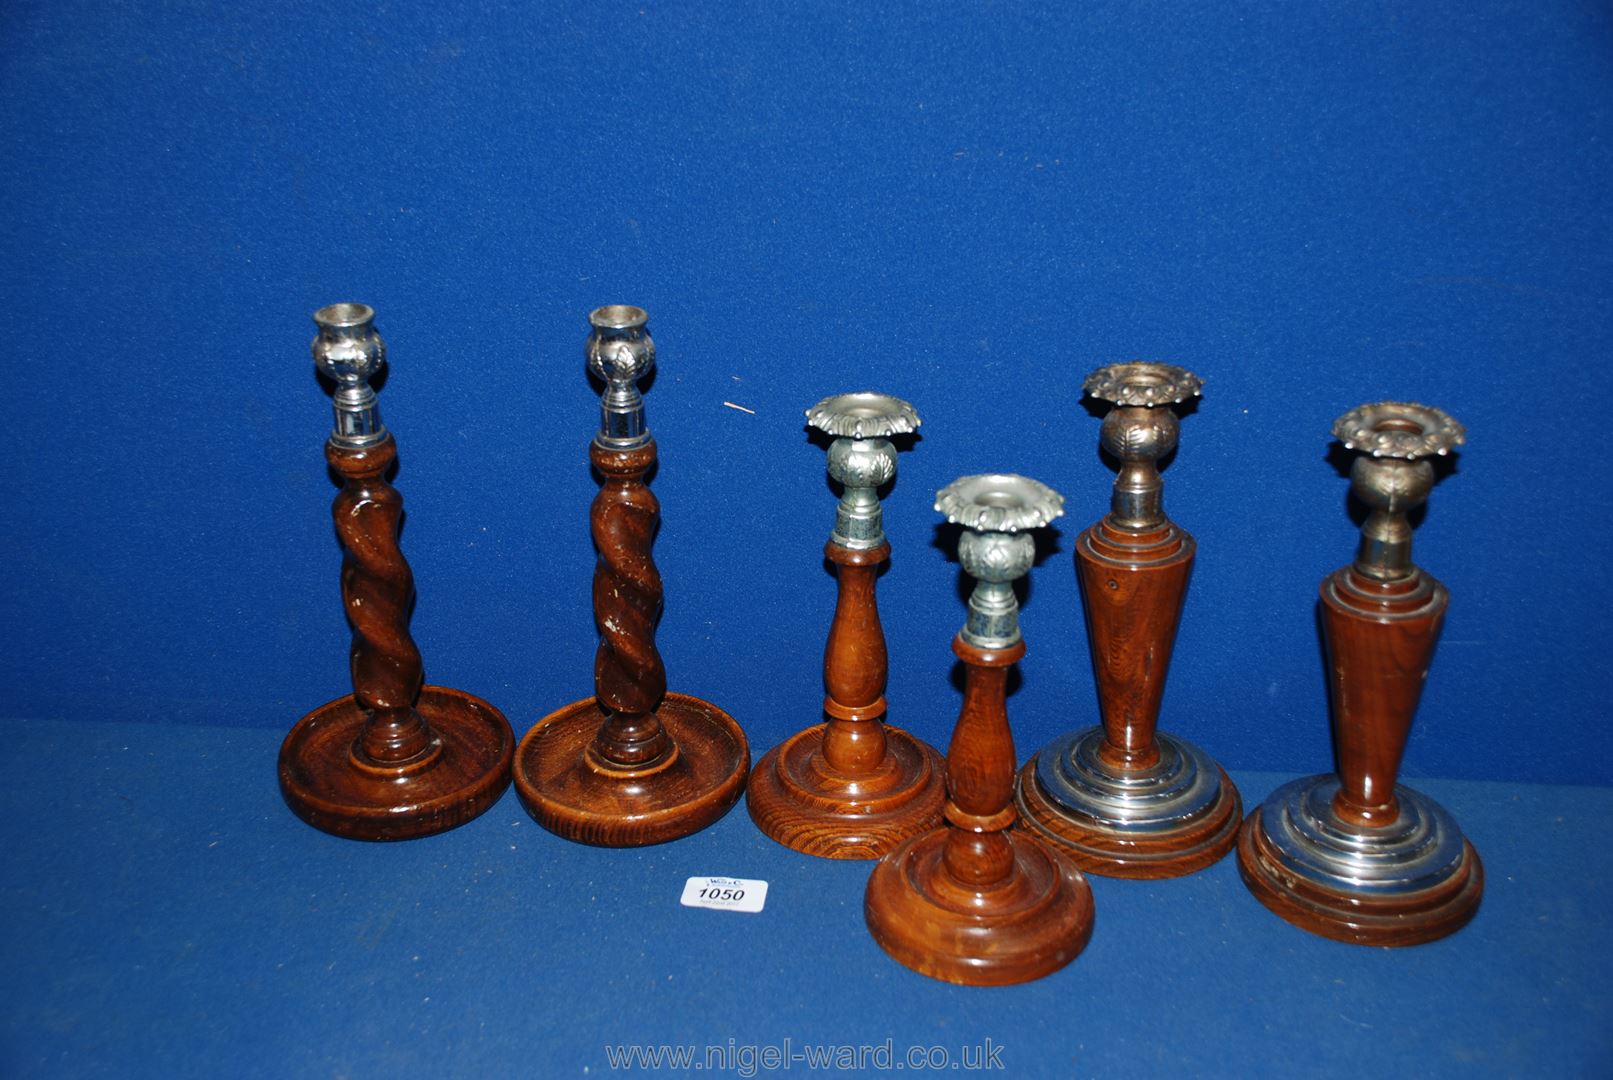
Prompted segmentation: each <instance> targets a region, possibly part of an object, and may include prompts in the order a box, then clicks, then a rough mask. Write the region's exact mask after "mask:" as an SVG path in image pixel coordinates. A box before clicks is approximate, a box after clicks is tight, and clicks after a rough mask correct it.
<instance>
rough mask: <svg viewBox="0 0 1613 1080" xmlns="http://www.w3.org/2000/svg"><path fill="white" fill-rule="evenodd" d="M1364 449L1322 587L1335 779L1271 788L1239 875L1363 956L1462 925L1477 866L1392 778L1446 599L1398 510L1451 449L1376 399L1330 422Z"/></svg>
mask: <svg viewBox="0 0 1613 1080" xmlns="http://www.w3.org/2000/svg"><path fill="white" fill-rule="evenodd" d="M1333 434H1334V435H1335V436H1337V437H1338V438H1339V439H1340V440H1341V441H1342V442H1343V443H1344V445H1345V447H1347V448H1349V449H1354V450H1363V451H1366V455H1364V456H1362V457H1358V458H1356V460H1355V464H1354V465H1353V466H1352V467H1351V469H1350V489H1351V491H1352V492H1353V493H1354V494H1355V495H1356V496H1357V497H1358V498H1359V499H1360V500H1361V501H1362V502H1363V503H1365V504H1366V505H1367V507H1368V508H1369V509H1370V510H1371V513H1370V515H1369V516H1368V517H1367V520H1366V523H1365V524H1364V525H1362V527H1361V542H1360V547H1359V548H1358V549H1357V552H1356V557H1355V562H1354V563H1353V564H1352V565H1350V566H1346V567H1344V568H1343V569H1342V570H1338V571H1336V572H1334V573H1333V574H1330V575H1329V576H1328V577H1327V578H1326V579H1324V580H1323V582H1322V588H1321V605H1322V629H1323V634H1324V636H1325V638H1326V639H1327V656H1328V675H1329V686H1330V688H1331V691H1332V699H1333V721H1334V724H1335V731H1334V734H1335V739H1336V746H1337V749H1338V774H1337V775H1332V774H1328V775H1323V776H1312V777H1307V778H1305V779H1303V780H1295V781H1292V782H1291V783H1288V784H1284V785H1283V786H1282V787H1280V788H1278V789H1277V790H1276V791H1275V792H1273V793H1272V795H1271V797H1270V798H1268V799H1267V800H1266V801H1265V803H1263V804H1262V805H1261V806H1260V807H1258V808H1257V809H1256V810H1255V811H1254V812H1253V813H1251V814H1250V815H1249V819H1248V821H1246V822H1244V825H1243V829H1242V831H1241V833H1240V834H1239V838H1238V868H1239V869H1240V870H1241V871H1242V873H1243V880H1244V883H1245V884H1246V885H1248V886H1249V891H1250V892H1252V893H1254V894H1255V896H1256V897H1257V898H1258V899H1259V900H1260V902H1261V903H1263V904H1265V905H1266V906H1267V907H1268V908H1270V909H1271V910H1272V911H1274V912H1276V913H1277V914H1278V915H1281V916H1282V917H1283V918H1284V919H1287V920H1288V921H1289V922H1291V923H1293V924H1294V925H1296V926H1299V927H1301V928H1302V929H1305V930H1309V931H1310V932H1312V933H1314V934H1320V935H1322V936H1324V937H1330V938H1336V939H1337V940H1339V941H1348V942H1355V943H1358V944H1363V945H1415V944H1418V943H1419V942H1424V941H1432V940H1434V939H1435V938H1440V937H1444V936H1445V935H1447V934H1450V933H1454V932H1455V931H1457V930H1459V929H1461V927H1462V926H1463V925H1465V924H1466V923H1467V921H1468V920H1469V919H1471V918H1472V917H1473V913H1474V912H1475V911H1477V910H1478V906H1479V899H1480V897H1481V896H1482V895H1483V892H1484V868H1483V865H1482V864H1481V863H1480V861H1479V856H1478V853H1477V852H1476V851H1474V850H1473V845H1472V844H1470V843H1468V841H1467V840H1466V838H1464V837H1463V835H1462V831H1461V829H1460V828H1459V827H1458V826H1457V824H1456V821H1455V819H1454V818H1452V817H1451V816H1450V814H1449V813H1447V812H1446V811H1445V809H1444V808H1443V807H1441V806H1440V805H1439V804H1438V803H1436V802H1434V801H1433V800H1432V799H1430V798H1428V796H1426V795H1423V794H1420V793H1419V792H1416V791H1413V790H1411V789H1410V788H1407V787H1401V786H1399V785H1398V784H1396V783H1395V777H1396V774H1397V773H1398V772H1399V771H1400V755H1401V752H1402V751H1403V750H1404V749H1405V747H1406V737H1407V735H1408V734H1409V733H1410V731H1411V720H1412V716H1413V714H1414V713H1415V712H1416V711H1417V699H1418V698H1419V697H1420V696H1421V695H1422V688H1423V680H1424V679H1425V678H1426V677H1427V675H1428V667H1429V662H1430V661H1431V660H1432V658H1433V653H1434V644H1435V642H1436V641H1437V640H1438V638H1439V630H1440V624H1441V623H1442V622H1443V621H1444V618H1445V608H1446V605H1447V604H1448V603H1449V602H1450V594H1449V593H1447V592H1446V590H1445V586H1443V585H1441V584H1440V583H1439V582H1438V581H1436V580H1435V579H1434V578H1433V577H1432V576H1430V575H1429V574H1427V573H1425V572H1424V571H1423V570H1422V569H1420V568H1419V567H1418V566H1417V564H1416V563H1414V562H1412V559H1411V525H1410V523H1409V522H1408V521H1407V520H1406V515H1407V514H1408V513H1410V512H1411V511H1412V510H1415V509H1416V508H1417V507H1418V506H1420V505H1421V504H1422V503H1423V502H1424V500H1426V499H1427V498H1428V493H1429V492H1430V491H1431V490H1432V489H1433V486H1434V469H1433V466H1432V465H1431V464H1430V463H1429V462H1428V460H1427V458H1428V457H1429V456H1432V455H1442V454H1448V453H1449V452H1450V451H1451V450H1452V449H1453V448H1454V447H1456V446H1459V445H1461V443H1462V442H1463V441H1464V440H1465V437H1466V436H1465V433H1464V431H1463V429H1462V426H1461V425H1460V424H1458V423H1457V422H1456V421H1455V420H1453V419H1451V418H1450V417H1449V416H1448V415H1446V414H1445V413H1444V412H1441V411H1440V410H1439V409H1434V408H1429V407H1427V406H1424V405H1415V404H1408V403H1401V402H1392V401H1388V402H1381V403H1379V404H1376V405H1362V406H1360V407H1359V408H1356V409H1352V410H1351V411H1350V412H1348V413H1346V414H1345V415H1344V416H1342V417H1340V418H1339V420H1338V421H1337V422H1336V423H1335V424H1334V425H1333Z"/></svg>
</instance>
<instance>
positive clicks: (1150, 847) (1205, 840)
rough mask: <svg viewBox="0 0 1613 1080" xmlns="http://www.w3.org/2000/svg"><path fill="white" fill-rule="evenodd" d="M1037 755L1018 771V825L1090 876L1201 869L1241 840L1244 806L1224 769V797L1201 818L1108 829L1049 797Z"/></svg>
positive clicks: (1179, 873) (1163, 873) (1158, 874)
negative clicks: (1041, 780) (1163, 825)
mask: <svg viewBox="0 0 1613 1080" xmlns="http://www.w3.org/2000/svg"><path fill="white" fill-rule="evenodd" d="M1038 757H1040V755H1037V757H1032V758H1031V759H1030V762H1029V763H1028V764H1026V766H1025V767H1024V768H1023V769H1021V770H1020V772H1019V782H1018V784H1017V785H1016V786H1015V791H1014V802H1015V804H1016V805H1017V806H1018V807H1019V822H1020V825H1019V827H1021V828H1030V829H1034V830H1035V832H1036V834H1037V835H1038V836H1039V837H1041V838H1042V839H1043V840H1045V841H1047V842H1048V843H1049V844H1052V845H1053V846H1055V847H1056V848H1057V849H1058V850H1059V851H1061V852H1063V853H1064V854H1066V855H1068V856H1069V857H1070V858H1071V859H1072V860H1074V862H1075V864H1076V865H1077V866H1079V867H1080V868H1081V869H1083V870H1085V871H1087V872H1088V873H1091V874H1098V875H1101V876H1103V877H1116V878H1150V879H1151V878H1173V877H1182V876H1183V875H1186V874H1191V873H1193V872H1195V871H1198V870H1202V869H1204V868H1205V867H1206V866H1209V865H1211V864H1213V863H1214V862H1216V861H1217V860H1218V859H1220V858H1221V857H1222V856H1223V855H1225V854H1226V853H1227V852H1229V851H1231V850H1232V848H1233V846H1234V845H1236V844H1237V842H1238V825H1239V823H1240V822H1241V821H1242V820H1243V802H1242V800H1241V799H1240V798H1239V797H1238V789H1237V788H1236V787H1235V786H1234V785H1233V783H1232V778H1231V777H1229V776H1227V774H1226V770H1225V769H1222V768H1221V767H1220V766H1216V771H1217V772H1219V773H1220V781H1221V788H1220V794H1219V795H1218V796H1217V797H1216V800H1215V802H1213V803H1212V804H1211V805H1210V806H1209V807H1208V808H1207V809H1206V810H1205V811H1204V812H1203V813H1202V814H1200V815H1198V816H1196V817H1192V818H1188V819H1187V820H1185V821H1183V822H1181V823H1180V824H1179V825H1178V826H1176V827H1173V828H1168V829H1162V828H1159V827H1157V826H1154V827H1151V828H1149V829H1148V830H1147V831H1143V830H1137V831H1134V832H1133V831H1127V830H1123V829H1111V828H1105V827H1103V826H1102V825H1100V824H1098V823H1097V822H1094V821H1092V820H1090V819H1086V818H1083V817H1081V816H1080V815H1078V814H1072V813H1070V812H1069V811H1068V810H1067V809H1066V808H1065V807H1064V806H1063V805H1061V804H1060V803H1058V802H1057V801H1055V800H1053V799H1051V798H1049V797H1048V795H1047V793H1046V792H1045V791H1043V790H1042V786H1041V784H1040V783H1039V782H1038V781H1037V779H1036V764H1037V758H1038Z"/></svg>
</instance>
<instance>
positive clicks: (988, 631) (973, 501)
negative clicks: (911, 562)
mask: <svg viewBox="0 0 1613 1080" xmlns="http://www.w3.org/2000/svg"><path fill="white" fill-rule="evenodd" d="M935 508H936V510H938V511H940V512H941V513H942V514H945V515H946V519H947V520H948V521H951V522H955V523H957V524H960V525H962V526H963V527H964V528H965V529H967V530H969V531H968V532H965V533H964V534H963V535H962V536H961V537H959V538H958V561H959V562H961V563H962V564H963V569H964V571H965V572H966V573H967V574H969V576H970V577H973V578H974V579H975V588H974V592H973V593H972V594H971V595H970V596H969V621H968V622H967V623H966V624H965V625H964V628H963V639H964V640H965V641H967V642H969V643H970V644H971V645H974V646H977V647H978V648H982V649H1005V648H1008V647H1009V646H1011V645H1013V644H1014V643H1015V642H1017V641H1018V640H1019V639H1020V636H1021V635H1020V632H1019V599H1018V598H1017V597H1016V596H1015V595H1014V585H1013V583H1014V582H1015V581H1016V580H1018V579H1019V578H1022V577H1024V576H1025V574H1026V573H1028V572H1029V571H1030V568H1031V563H1032V562H1033V561H1034V560H1035V558H1036V541H1035V540H1034V539H1033V538H1032V537H1031V535H1030V532H1029V530H1031V529H1037V528H1041V527H1042V526H1044V525H1046V524H1048V523H1049V522H1051V521H1052V520H1053V519H1054V518H1056V517H1058V516H1060V515H1061V514H1063V513H1064V497H1063V496H1062V495H1060V494H1059V493H1058V492H1056V491H1054V490H1053V489H1052V488H1050V487H1048V486H1047V485H1046V484H1043V483H1041V482H1039V481H1036V480H1032V479H1031V478H1030V477H1028V476H1017V475H1015V474H1013V473H987V474H984V475H980V476H965V477H961V478H959V479H957V480H954V481H953V482H952V483H950V484H948V485H947V486H946V487H944V488H942V489H941V491H940V492H939V493H938V494H937V495H936V497H935Z"/></svg>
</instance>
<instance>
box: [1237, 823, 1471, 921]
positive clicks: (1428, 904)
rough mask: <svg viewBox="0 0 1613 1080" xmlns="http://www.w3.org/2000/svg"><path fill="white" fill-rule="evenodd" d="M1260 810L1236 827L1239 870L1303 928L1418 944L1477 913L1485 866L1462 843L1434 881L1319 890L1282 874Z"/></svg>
mask: <svg viewBox="0 0 1613 1080" xmlns="http://www.w3.org/2000/svg"><path fill="white" fill-rule="evenodd" d="M1261 812H1262V808H1260V807H1256V808H1255V810H1254V812H1253V813H1251V814H1250V815H1249V818H1248V820H1247V821H1246V822H1245V823H1244V826H1243V828H1242V829H1240V830H1239V832H1238V871H1239V873H1240V874H1241V875H1242V876H1243V881H1244V884H1245V885H1247V886H1248V887H1249V891H1250V892H1251V893H1253V894H1254V896H1255V898H1256V899H1257V900H1259V901H1260V902H1261V903H1262V904H1265V905H1266V907H1268V908H1269V909H1271V910H1272V911H1273V912H1275V913H1276V914H1277V915H1280V916H1281V917H1282V918H1284V919H1286V920H1287V921H1288V922H1291V923H1293V924H1294V925H1295V926H1298V927H1299V928H1300V929H1302V930H1308V931H1310V932H1311V933H1313V934H1318V935H1320V936H1322V937H1325V938H1332V939H1333V940H1335V941H1344V942H1349V943H1350V944H1353V945H1383V946H1404V945H1421V944H1422V943H1424V942H1427V941H1434V940H1437V939H1439V938H1442V937H1445V936H1446V935H1448V934H1454V933H1455V932H1456V931H1458V930H1460V929H1461V928H1462V927H1464V926H1466V925H1467V924H1468V922H1469V921H1470V920H1471V919H1472V918H1473V916H1474V914H1476V913H1477V912H1478V909H1479V901H1480V900H1481V899H1482V898H1483V895H1484V864H1483V863H1482V862H1481V861H1480V859H1479V854H1478V852H1477V851H1475V850H1474V849H1473V845H1472V844H1471V843H1468V842H1467V841H1465V840H1464V841H1463V842H1462V858H1461V861H1460V862H1459V863H1458V865H1457V867H1456V869H1455V871H1454V872H1453V873H1452V874H1451V875H1450V877H1448V878H1446V879H1445V880H1444V881H1442V882H1441V883H1440V884H1439V885H1438V886H1436V887H1434V888H1431V889H1426V890H1423V891H1421V892H1417V893H1413V894H1410V895H1403V896H1395V897H1372V896H1368V895H1365V894H1361V893H1350V892H1344V891H1342V890H1333V889H1324V888H1320V887H1318V886H1317V885H1315V884H1314V883H1312V882H1309V881H1306V880H1304V879H1303V878H1297V877H1295V876H1294V875H1293V874H1290V873H1287V872H1286V871H1285V870H1284V869H1283V861H1282V858H1281V856H1280V855H1279V854H1278V853H1277V851H1276V850H1275V849H1274V848H1273V847H1272V845H1271V842H1270V841H1269V840H1268V839H1267V838H1266V832H1265V830H1264V829H1263V828H1262V827H1261V820H1260V816H1261Z"/></svg>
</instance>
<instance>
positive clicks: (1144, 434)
mask: <svg viewBox="0 0 1613 1080" xmlns="http://www.w3.org/2000/svg"><path fill="white" fill-rule="evenodd" d="M1084 385H1085V389H1086V392H1087V393H1088V394H1090V395H1091V396H1092V397H1095V398H1097V399H1098V400H1099V401H1108V402H1112V403H1113V404H1114V406H1115V407H1114V408H1113V409H1110V410H1109V413H1108V415H1106V416H1105V417H1104V418H1103V427H1102V428H1101V429H1100V431H1099V439H1100V441H1101V442H1102V443H1103V448H1104V449H1105V450H1107V451H1109V453H1111V454H1113V455H1114V457H1115V458H1116V459H1117V460H1118V461H1119V462H1120V474H1119V475H1118V476H1116V477H1115V489H1114V494H1113V496H1112V497H1111V498H1110V502H1109V515H1110V522H1111V523H1112V524H1114V525H1116V526H1117V527H1119V528H1123V529H1131V530H1138V531H1140V530H1144V529H1152V528H1154V527H1156V526H1158V525H1161V524H1163V523H1164V521H1165V503H1164V491H1165V482H1164V481H1163V480H1162V479H1161V478H1160V475H1159V464H1158V463H1159V459H1160V458H1162V457H1164V456H1165V455H1166V454H1168V453H1170V452H1171V451H1172V450H1174V449H1176V439H1177V436H1178V434H1179V433H1180V431H1181V425H1180V424H1179V423H1178V422H1177V419H1176V413H1175V412H1173V411H1172V410H1171V408H1170V406H1172V405H1178V404H1180V403H1182V402H1184V401H1187V400H1189V399H1190V398H1195V397H1198V396H1199V392H1200V391H1201V390H1202V389H1203V387H1204V380H1203V379H1201V378H1199V377H1198V376H1197V375H1195V374H1193V373H1192V372H1191V371H1188V370H1187V369H1186V368H1179V367H1176V366H1174V365H1172V364H1155V363H1149V362H1146V361H1141V360H1137V361H1132V362H1131V363H1126V364H1110V365H1109V366H1108V367H1103V368H1099V369H1098V370H1097V371H1094V372H1093V373H1092V374H1091V375H1088V376H1087V378H1086V383H1085V384H1084Z"/></svg>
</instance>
